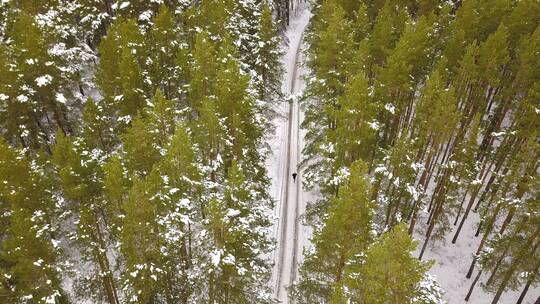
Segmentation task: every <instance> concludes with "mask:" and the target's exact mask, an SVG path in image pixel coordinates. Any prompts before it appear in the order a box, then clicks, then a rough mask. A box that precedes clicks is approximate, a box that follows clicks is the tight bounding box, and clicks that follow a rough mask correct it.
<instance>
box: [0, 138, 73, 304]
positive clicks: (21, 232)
mask: <svg viewBox="0 0 540 304" xmlns="http://www.w3.org/2000/svg"><path fill="white" fill-rule="evenodd" d="M34 167H35V166H34ZM0 176H2V179H3V180H2V183H0V200H1V201H2V204H1V205H0V210H1V211H2V213H3V216H2V224H4V226H3V227H4V228H5V229H3V230H2V232H1V233H0V236H1V237H2V249H1V251H0V265H1V267H0V273H1V274H2V276H3V277H2V279H1V282H2V284H0V286H1V287H0V295H2V297H3V299H4V300H6V301H8V302H13V303H16V302H22V301H28V300H30V299H32V301H36V302H43V303H45V302H47V301H48V302H53V303H59V304H64V303H66V304H67V303H68V298H67V296H66V293H65V291H64V290H63V288H62V285H61V283H62V279H63V277H62V272H63V271H65V270H66V264H63V263H61V259H62V258H63V253H62V251H61V248H60V247H59V244H60V243H61V240H60V239H59V237H58V235H57V232H58V230H57V229H58V228H57V223H56V220H55V218H56V217H57V216H58V215H59V212H58V210H55V205H54V201H53V198H52V196H51V195H50V193H49V192H47V188H45V186H46V185H47V184H46V183H45V180H44V179H43V176H41V175H40V174H38V173H36V172H34V171H33V169H31V166H30V163H29V162H28V159H26V158H25V157H21V156H20V155H19V153H17V152H16V151H15V150H13V149H11V148H10V147H9V146H8V145H7V144H6V142H5V141H4V140H3V139H0Z"/></svg>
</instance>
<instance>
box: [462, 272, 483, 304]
mask: <svg viewBox="0 0 540 304" xmlns="http://www.w3.org/2000/svg"><path fill="white" fill-rule="evenodd" d="M481 275H482V270H480V271H479V272H478V274H477V275H476V277H475V278H474V280H473V282H472V284H471V287H470V288H469V291H468V292H467V295H466V296H465V302H468V301H469V299H470V298H471V294H472V292H473V290H474V287H475V286H476V283H477V282H478V280H479V279H480V276H481Z"/></svg>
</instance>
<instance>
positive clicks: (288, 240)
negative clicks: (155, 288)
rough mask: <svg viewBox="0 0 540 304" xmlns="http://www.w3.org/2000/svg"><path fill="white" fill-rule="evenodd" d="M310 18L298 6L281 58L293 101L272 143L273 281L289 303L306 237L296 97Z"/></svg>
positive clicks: (285, 107)
mask: <svg viewBox="0 0 540 304" xmlns="http://www.w3.org/2000/svg"><path fill="white" fill-rule="evenodd" d="M310 17H311V13H310V11H309V9H307V8H305V7H298V9H297V10H296V11H295V12H294V14H293V18H292V20H291V22H290V26H289V28H288V29H287V32H286V39H287V40H288V49H287V51H286V52H285V54H284V56H283V59H282V62H283V65H284V67H285V75H284V78H283V87H282V89H283V92H284V93H285V94H286V95H287V96H290V103H288V104H282V105H280V108H279V109H278V113H281V114H282V116H280V117H278V118H277V119H276V120H275V121H274V123H275V126H276V133H275V134H274V137H273V139H272V140H271V142H270V145H271V149H272V152H273V154H272V155H271V156H270V158H269V162H268V172H269V175H270V177H271V179H272V189H271V193H272V195H273V197H274V199H275V200H276V209H275V212H274V215H275V218H276V221H275V223H274V237H275V238H276V240H277V247H276V250H275V252H274V254H273V259H274V271H273V274H272V280H271V284H272V288H273V289H274V296H275V297H276V298H277V299H278V300H280V301H281V302H282V303H289V302H290V301H289V298H288V290H287V288H288V287H289V286H290V285H291V284H292V283H293V282H294V281H295V279H296V275H297V271H298V264H299V260H300V259H301V254H302V248H303V244H304V242H305V239H306V237H305V234H304V233H303V232H304V231H305V228H304V227H302V225H300V223H299V216H300V215H301V214H302V213H303V212H304V209H305V201H304V200H303V198H304V197H305V196H304V193H303V190H302V187H301V182H302V174H301V173H302V172H301V171H300V170H299V168H298V164H299V163H300V161H301V148H302V145H303V142H302V140H301V139H300V138H301V134H300V130H299V125H300V120H301V118H302V116H303V115H302V114H301V112H300V109H299V106H298V101H297V98H296V96H299V95H300V94H301V92H302V90H303V89H304V82H303V80H302V75H303V70H302V69H301V68H300V67H299V63H300V62H301V60H302V54H301V51H300V49H301V45H302V37H303V32H304V29H305V27H306V25H307V24H308V22H309V18H310ZM295 172H296V173H297V174H298V176H297V178H296V182H294V181H293V178H292V174H293V173H295Z"/></svg>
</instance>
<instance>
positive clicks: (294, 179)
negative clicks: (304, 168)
mask: <svg viewBox="0 0 540 304" xmlns="http://www.w3.org/2000/svg"><path fill="white" fill-rule="evenodd" d="M296 175H297V174H296V172H294V173H293V174H292V180H293V183H296Z"/></svg>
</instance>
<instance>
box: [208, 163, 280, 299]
mask: <svg viewBox="0 0 540 304" xmlns="http://www.w3.org/2000/svg"><path fill="white" fill-rule="evenodd" d="M251 188H252V187H250V186H249V184H248V183H247V181H246V179H245V175H244V173H243V172H242V170H241V168H240V167H239V166H238V165H237V163H236V162H233V163H232V166H231V167H230V168H229V169H228V178H227V182H226V185H225V189H224V193H223V197H222V198H221V199H220V201H218V200H217V199H216V198H214V199H212V200H211V201H209V203H208V205H209V206H208V228H207V229H208V231H209V232H210V234H211V236H212V246H211V247H210V250H211V251H210V255H211V259H212V261H211V264H212V265H211V267H212V268H211V269H212V270H210V273H209V276H208V288H209V291H208V300H207V301H208V302H211V303H242V302H246V301H254V302H255V303H260V302H264V301H265V293H267V292H268V291H267V290H266V287H264V282H266V280H267V279H268V277H267V276H266V274H267V273H268V272H267V269H268V268H267V267H268V265H267V264H266V261H265V260H264V258H262V257H261V256H260V254H259V253H263V252H267V251H268V246H269V245H270V243H269V240H268V238H267V236H266V233H267V232H266V228H265V227H268V225H269V223H268V221H267V220H266V219H265V217H264V213H263V212H264V211H263V210H262V209H261V208H260V206H258V204H257V203H256V201H255V197H253V195H252V194H251V191H250V189H251ZM254 247H255V248H257V249H255V248H254ZM254 249H255V250H254ZM258 252H259V253H258ZM267 296H268V295H266V297H267Z"/></svg>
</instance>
